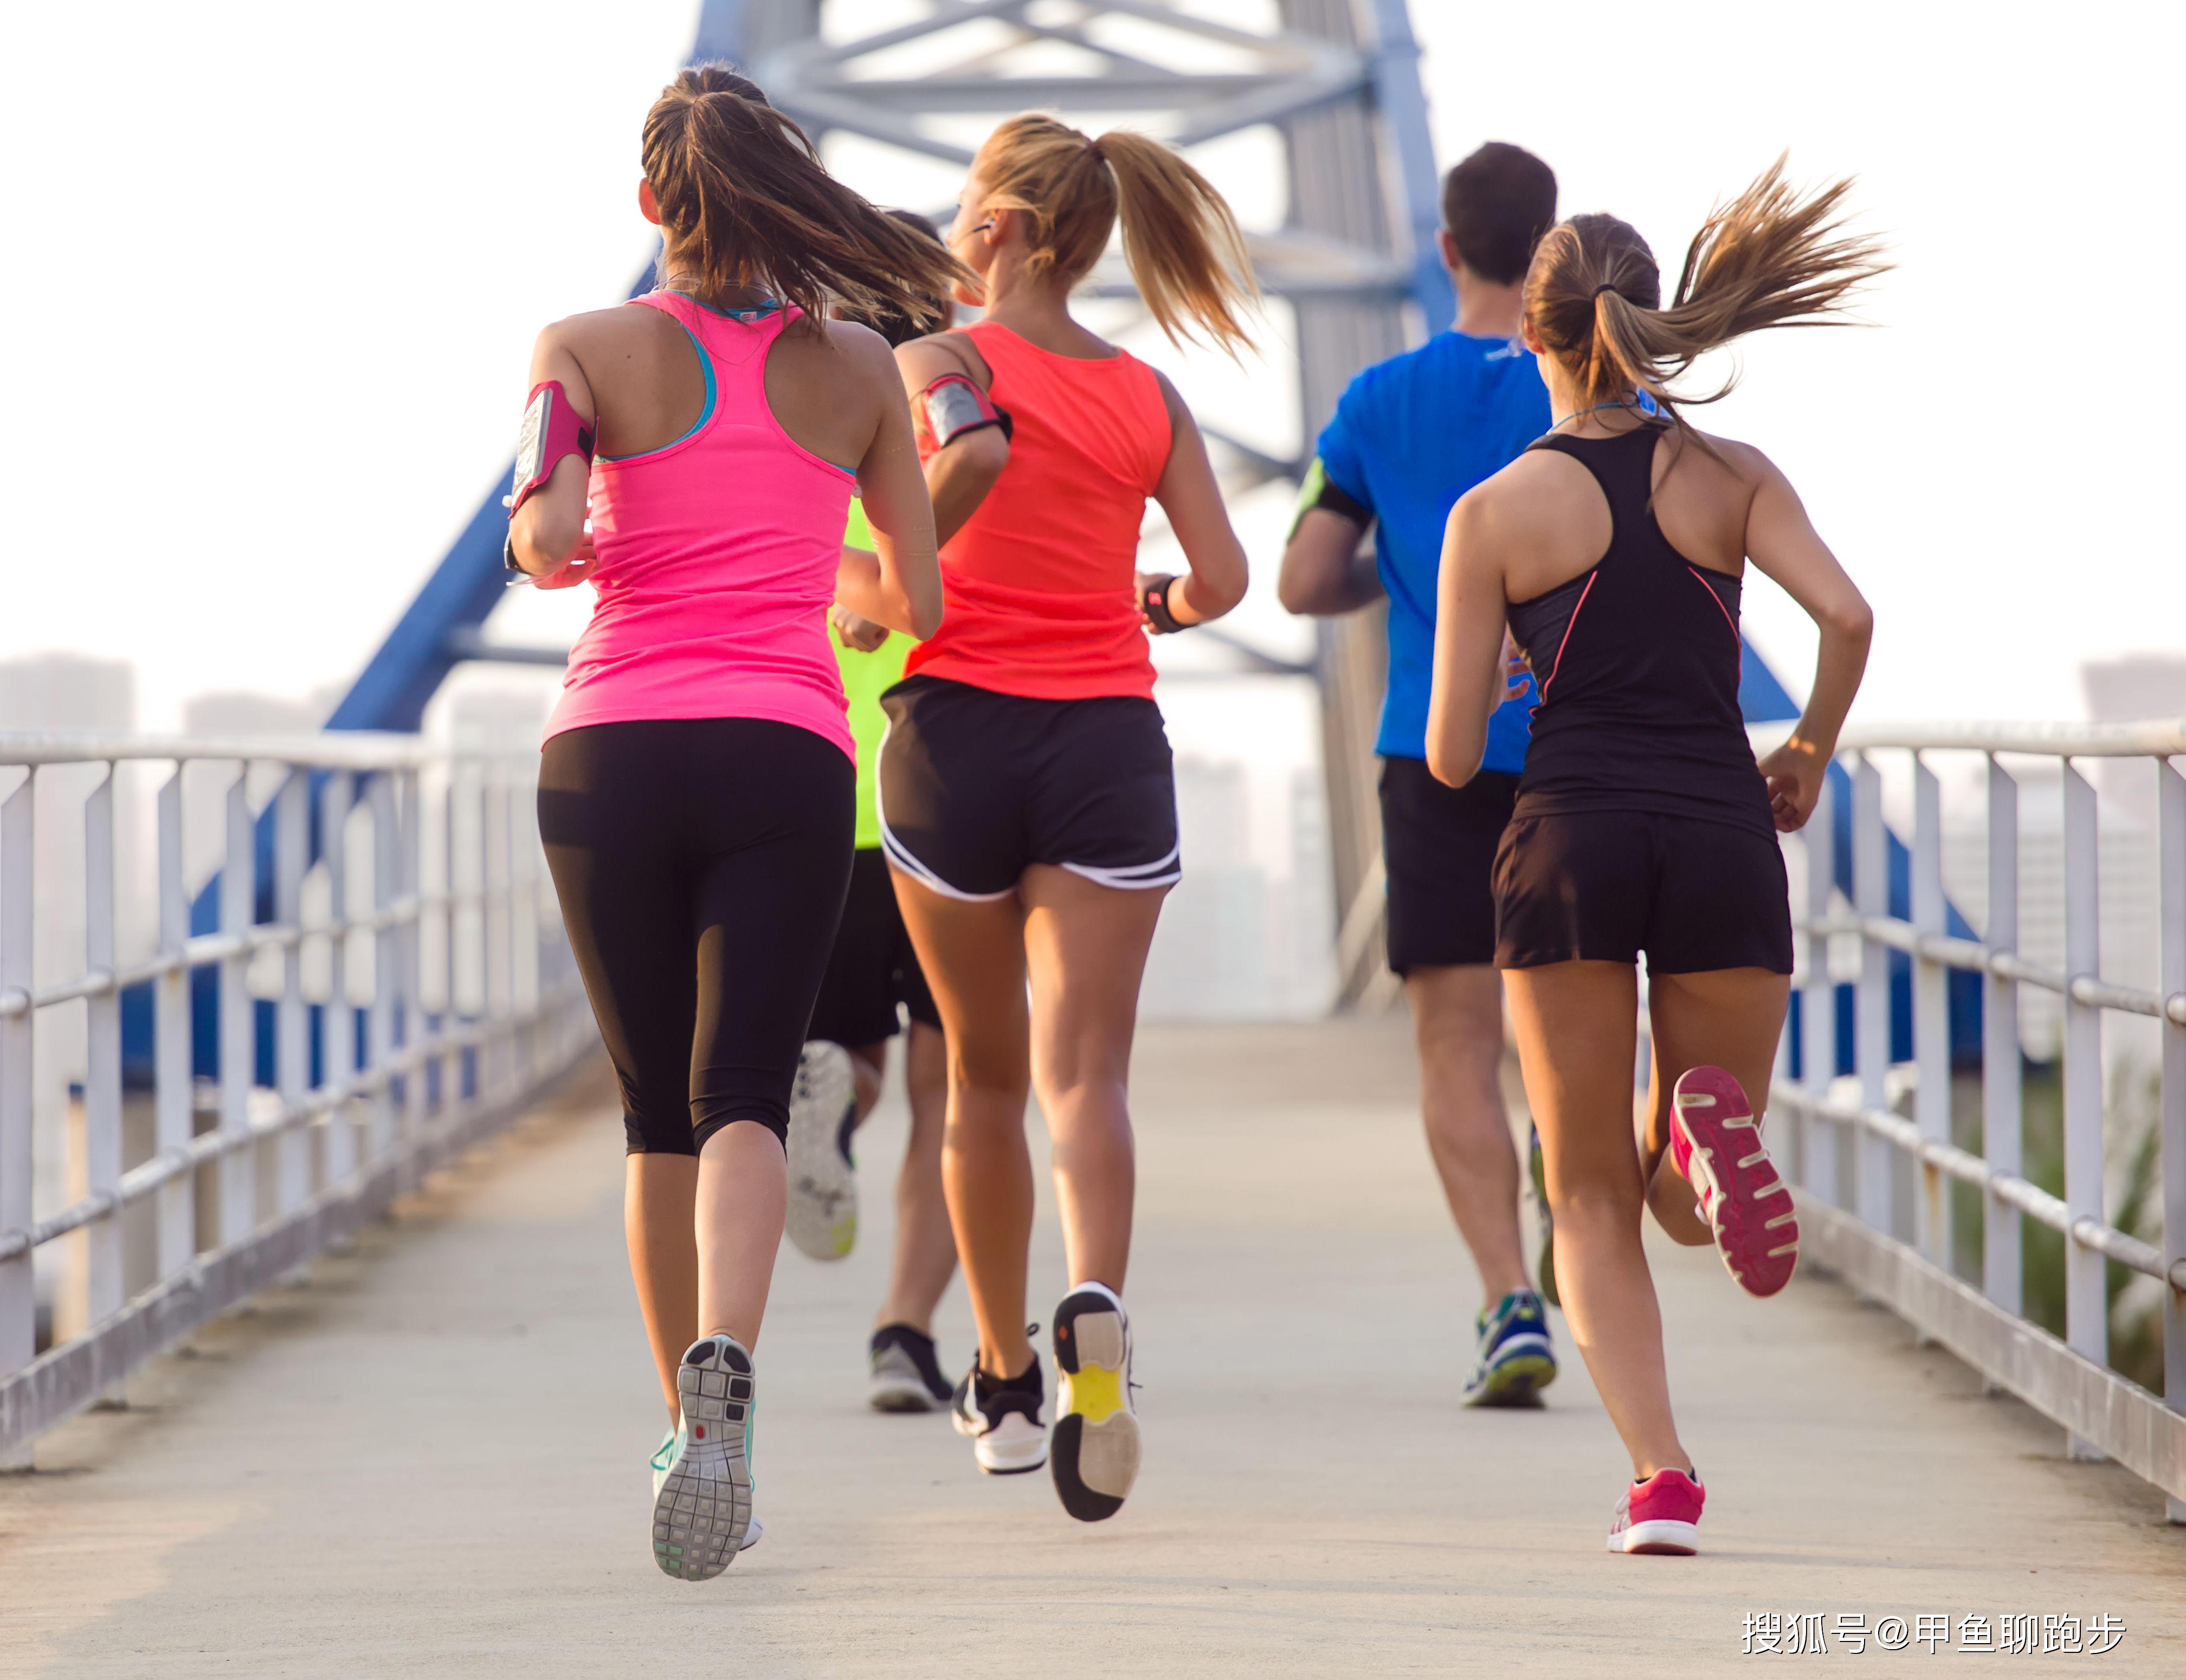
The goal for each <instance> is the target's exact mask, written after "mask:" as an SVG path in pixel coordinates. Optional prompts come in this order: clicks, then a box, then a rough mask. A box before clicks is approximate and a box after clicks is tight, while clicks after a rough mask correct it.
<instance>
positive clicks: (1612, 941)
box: [1495, 811, 1791, 975]
mask: <svg viewBox="0 0 2186 1680" xmlns="http://www.w3.org/2000/svg"><path fill="white" fill-rule="evenodd" d="M1642 951H1644V952H1646V953H1647V972H1648V973H1650V974H1657V975H1686V974H1702V973H1706V972H1707V970H1709V969H1772V970H1773V971H1774V972H1775V973H1777V974H1780V975H1788V974H1790V973H1791V890H1790V888H1789V886H1788V885H1787V884H1786V882H1785V876H1784V853H1783V851H1782V849H1781V848H1780V846H1778V845H1777V843H1776V840H1775V838H1774V836H1773V835H1769V834H1758V833H1757V832H1755V831H1754V830H1753V829H1741V828H1739V827H1737V826H1735V824H1732V823H1718V822H1714V821H1712V820H1708V819H1706V818H1696V817H1659V816H1653V815H1650V814H1648V813H1645V812H1623V811H1587V812H1572V813H1569V814H1567V815H1562V816H1545V817H1527V816H1519V817H1516V818H1513V819H1512V820H1511V826H1510V827H1509V828H1507V829H1505V830H1504V831H1503V846H1502V850H1501V851H1499V852H1498V853H1497V854H1496V857H1495V963H1496V966H1497V967H1499V968H1505V969H1536V968H1540V967H1542V966H1543V965H1544V964H1550V963H1564V962H1570V961H1572V960H1574V959H1584V960H1589V961H1599V962H1608V963H1630V962H1634V961H1636V960H1638V958H1639V953H1640V952H1642Z"/></svg>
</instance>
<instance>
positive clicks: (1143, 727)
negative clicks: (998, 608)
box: [880, 677, 1183, 899]
mask: <svg viewBox="0 0 2186 1680" xmlns="http://www.w3.org/2000/svg"><path fill="white" fill-rule="evenodd" d="M881 709H882V710H883V711H885V712H887V713H888V739H887V741H886V742H885V743H884V744H883V745H882V748H881V762H880V807H881V849H882V850H883V851H885V852H886V853H887V854H888V862H890V863H892V864H893V865H894V867H895V868H899V869H900V870H902V871H903V872H904V873H905V874H907V875H909V876H911V878H912V879H915V880H916V881H918V882H919V883H920V884H921V885H925V886H928V887H931V888H932V889H933V891H936V892H939V893H943V894H945V895H946V896H949V897H950V898H964V899H990V898H1006V897H1007V896H1009V895H1010V894H1011V893H1012V892H1014V891H1017V882H1018V880H1019V879H1021V878H1022V877H1023V874H1024V872H1025V870H1026V869H1027V868H1029V867H1030V866H1031V865H1033V864H1034V863H1049V864H1053V865H1056V866H1057V867H1058V868H1065V869H1068V870H1070V871H1071V872H1072V873H1073V874H1079V875H1083V876H1084V877H1085V879H1087V880H1090V881H1092V882H1094V883H1096V885H1101V886H1111V887H1124V888H1144V887H1166V886H1171V885H1174V884H1175V882H1176V881H1177V879H1179V877H1180V875H1181V874H1182V873H1183V868H1182V865H1181V864H1180V862H1178V850H1177V840H1176V784H1175V778H1174V773H1173V771H1172V769H1171V767H1170V762H1169V734H1168V732H1167V731H1166V730H1164V729H1163V728H1162V715H1161V708H1160V707H1158V706H1157V705H1155V704H1154V703H1153V702H1152V700H1142V699H1140V698H1138V697H1136V696H1135V695H1123V694H1118V695H1107V696H1103V697H1101V698H1098V699H1094V700H1028V699H1026V698H1024V697H1023V695H1019V694H996V693H995V692H994V691H993V690H991V689H988V688H973V687H972V686H971V685H970V684H969V683H954V682H950V681H949V680H948V679H946V678H944V677H906V678H905V679H904V680H903V681H902V682H900V683H897V684H896V685H895V687H894V688H890V689H889V690H888V692H887V693H886V694H883V695H882V696H881Z"/></svg>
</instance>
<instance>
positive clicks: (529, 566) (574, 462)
mask: <svg viewBox="0 0 2186 1680" xmlns="http://www.w3.org/2000/svg"><path fill="white" fill-rule="evenodd" d="M548 379H559V380H561V382H562V388H563V391H567V392H568V393H569V403H570V406H571V407H574V408H575V410H576V411H577V413H578V414H579V415H580V416H581V417H582V418H583V419H587V420H591V419H597V418H598V415H599V404H598V402H597V401H596V400H595V399H594V397H593V396H592V387H591V383H590V382H589V381H588V380H587V379H586V378H585V370H584V368H582V367H581V366H580V365H579V363H578V361H577V357H576V355H575V352H574V351H572V350H571V349H570V348H569V343H568V339H567V334H565V333H564V332H563V329H562V327H561V325H560V324H559V323H557V324H555V325H554V326H552V327H549V328H547V330H546V331H545V332H543V333H541V334H539V341H538V342H537V343H536V344H535V345H534V346H532V350H531V384H532V386H533V387H534V388H536V387H538V386H539V385H543V384H544V383H545V382H546V381H547V380H548ZM590 481H591V469H590V468H589V467H588V466H587V464H586V461H585V458H584V457H583V456H581V455H564V456H563V458H561V460H559V461H558V462H557V463H556V464H555V466H554V470H553V473H552V475H551V476H549V478H548V479H547V482H546V483H545V484H543V485H541V486H540V487H539V488H538V489H536V490H535V491H533V492H531V494H530V496H528V497H525V498H524V505H523V506H522V507H521V508H518V509H517V510H516V513H515V514H514V516H513V518H511V519H510V520H509V522H508V534H509V542H510V547H511V549H512V551H513V553H514V554H515V557H516V564H517V565H519V566H521V567H522V568H523V569H524V571H525V572H526V573H528V574H529V575H530V576H533V577H535V578H541V579H544V578H549V577H552V578H554V580H555V587H562V586H563V585H564V584H565V583H576V582H582V581H583V578H582V576H558V574H562V573H563V571H564V569H565V568H568V569H569V570H570V571H572V572H575V573H578V574H581V573H583V572H584V571H585V570H586V569H587V568H588V566H589V564H590V562H591V541H590V539H589V538H588V537H586V534H585V510H586V486H588V484H589V483H590Z"/></svg>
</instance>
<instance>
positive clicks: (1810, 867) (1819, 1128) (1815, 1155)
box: [1799, 775, 1844, 1207]
mask: <svg viewBox="0 0 2186 1680" xmlns="http://www.w3.org/2000/svg"><path fill="white" fill-rule="evenodd" d="M1799 832H1800V833H1801V834H1802V835H1803V836H1804V837H1805V839H1806V843H1807V919H1808V921H1810V922H1819V921H1823V920H1824V919H1827V917H1828V915H1829V913H1830V896H1831V895H1832V894H1833V893H1834V892H1835V891H1836V849H1837V848H1836V789H1835V788H1834V787H1833V786H1832V785H1831V784H1830V778H1829V777H1827V776H1826V775H1824V777H1823V778H1822V796H1821V798H1820V799H1819V801H1817V802H1816V803H1815V806H1814V814H1813V816H1812V817H1810V818H1808V819H1807V826H1806V827H1805V828H1803V829H1801V830H1800V831H1799ZM1799 1009H1800V1015H1799V1043H1800V1045H1801V1047H1802V1052H1803V1054H1804V1055H1805V1057H1806V1066H1805V1068H1804V1069H1803V1070H1802V1072H1803V1073H1804V1075H1805V1082H1806V1087H1807V1089H1808V1093H1810V1094H1811V1095H1812V1096H1813V1098H1814V1100H1815V1101H1816V1102H1818V1103H1819V1102H1824V1101H1826V1100H1827V1099H1828V1097H1829V1094H1830V1081H1831V1080H1832V1079H1834V1078H1836V1070H1837V993H1836V984H1835V982H1834V981H1833V980H1831V979H1830V939H1829V936H1828V935H1827V934H1820V933H1815V934H1809V935H1808V936H1807V984H1806V986H1804V988H1803V989H1802V991H1801V992H1800V993H1799ZM1799 1144H1800V1148H1799V1165H1800V1183H1802V1185H1803V1186H1804V1188H1806V1190H1807V1191H1808V1194H1811V1195H1813V1196H1814V1197H1816V1198H1817V1199H1818V1200H1821V1201H1824V1202H1826V1203H1827V1204H1829V1205H1830V1206H1831V1207H1841V1206H1842V1205H1844V1200H1843V1198H1844V1192H1843V1191H1842V1190H1841V1188H1839V1187H1838V1184H1837V1128H1836V1127H1835V1126H1834V1125H1832V1124H1830V1122H1829V1121H1821V1120H1815V1119H1813V1118H1812V1117H1811V1116H1809V1117H1808V1118H1807V1119H1805V1120H1803V1121H1802V1122H1801V1123H1800V1126H1799Z"/></svg>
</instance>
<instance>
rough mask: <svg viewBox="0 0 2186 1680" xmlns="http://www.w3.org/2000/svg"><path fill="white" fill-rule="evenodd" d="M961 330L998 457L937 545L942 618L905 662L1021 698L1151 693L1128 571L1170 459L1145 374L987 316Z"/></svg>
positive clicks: (1126, 360)
mask: <svg viewBox="0 0 2186 1680" xmlns="http://www.w3.org/2000/svg"><path fill="white" fill-rule="evenodd" d="M964 330H965V331H966V332H967V333H969V334H971V336H972V342H973V343H975V344H977V345H978V347H979V354H980V355H981V356H983V357H985V358H986V362H987V366H988V368H989V369H990V370H991V371H992V372H993V374H994V384H993V385H992V386H990V387H989V393H988V394H989V396H992V397H993V399H994V400H995V402H996V403H997V404H999V405H1000V406H1001V407H1004V408H1006V409H1008V410H1009V412H1010V418H1011V421H1012V428H1013V429H1012V435H1011V439H1010V461H1009V465H1008V466H1006V468H1004V469H1003V470H1002V475H1001V478H1000V479H999V480H996V481H995V486H994V488H993V489H992V490H990V491H989V492H987V499H986V500H985V501H984V502H982V503H980V504H979V509H978V512H977V513H975V514H972V518H971V520H970V522H969V523H967V525H965V527H964V528H963V529H962V530H961V531H958V532H957V533H956V536H955V537H951V538H950V541H949V542H948V543H947V545H946V546H945V547H944V548H943V549H942V550H941V582H942V587H943V590H944V595H945V597H946V600H947V610H946V612H945V613H944V615H943V616H942V621H941V629H940V631H939V633H938V634H936V635H935V636H934V637H933V639H932V640H931V641H928V642H922V643H920V644H919V645H918V646H917V647H916V649H913V650H912V652H911V657H910V659H909V660H908V661H907V662H906V664H905V669H906V670H907V671H920V672H924V673H925V674H927V675H928V676H932V677H948V678H950V679H951V680H952V681H955V682H958V683H969V684H971V685H972V687H973V688H991V689H993V690H995V692H996V693H998V694H1021V695H1024V696H1026V697H1027V698H1029V699H1032V700H1090V699H1093V698H1095V697H1096V696H1100V695H1107V694H1135V695H1138V696H1140V697H1141V698H1149V697H1151V696H1152V694H1153V688H1154V666H1153V660H1152V658H1151V657H1150V656H1149V655H1148V653H1147V651H1146V632H1144V631H1143V630H1141V628H1140V620H1139V605H1138V598H1137V594H1136V592H1135V588H1134V587H1133V574H1134V572H1135V569H1136V566H1137V563H1138V553H1139V527H1140V525H1141V523H1143V521H1144V520H1145V518H1146V498H1147V497H1149V496H1151V495H1152V493H1153V492H1154V489H1155V487H1156V486H1157V485H1159V484H1160V482H1161V476H1162V474H1163V471H1164V470H1165V469H1167V467H1168V465H1169V406H1168V404H1167V403H1165V402H1163V400H1162V392H1161V383H1160V381H1159V380H1157V379H1155V377H1154V374H1153V370H1152V368H1149V367H1147V366H1146V363H1145V362H1141V361H1140V360H1139V359H1138V358H1137V357H1135V356H1132V355H1130V354H1129V353H1128V352H1124V353H1118V355H1115V356H1113V357H1107V359H1105V360H1103V361H1099V362H1089V361H1084V360H1080V359H1079V358H1078V357H1069V356H1057V355H1055V354H1053V353H1052V352H1051V351H1045V350H1040V349H1039V348H1037V347H1036V346H1033V345H1030V344H1028V343H1027V342H1026V341H1025V340H1023V339H1021V338H1019V337H1018V336H1017V334H1015V333H1013V332H1012V331H1011V330H1010V329H1008V328H1006V327H1004V326H1001V325H999V324H997V323H995V322H992V321H981V322H978V323H974V324H972V326H969V327H967V328H966V329H964ZM920 447H921V449H922V451H923V452H927V453H931V452H932V445H931V442H930V441H928V440H925V439H922V440H921V441H920Z"/></svg>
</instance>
